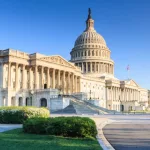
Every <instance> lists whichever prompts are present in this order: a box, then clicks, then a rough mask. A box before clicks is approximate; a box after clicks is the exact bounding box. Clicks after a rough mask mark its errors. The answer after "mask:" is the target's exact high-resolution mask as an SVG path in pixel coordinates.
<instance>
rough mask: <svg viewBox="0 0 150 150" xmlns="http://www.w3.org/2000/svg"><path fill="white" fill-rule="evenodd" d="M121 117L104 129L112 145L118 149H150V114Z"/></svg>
mask: <svg viewBox="0 0 150 150" xmlns="http://www.w3.org/2000/svg"><path fill="white" fill-rule="evenodd" d="M111 117H112V118H113V117H114V116H111ZM120 117H121V116H120ZM120 117H119V116H118V117H115V120H117V122H114V123H112V124H109V125H106V126H105V127H104V129H103V132H104V135H105V137H106V139H107V140H108V141H109V142H110V143H111V145H112V146H113V147H114V148H115V149H116V150H150V116H149V115H148V116H146V115H143V116H128V117H127V116H126V117H123V116H122V117H121V118H120Z"/></svg>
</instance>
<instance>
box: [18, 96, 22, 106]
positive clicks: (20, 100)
mask: <svg viewBox="0 0 150 150" xmlns="http://www.w3.org/2000/svg"><path fill="white" fill-rule="evenodd" d="M18 106H23V100H22V97H19V102H18Z"/></svg>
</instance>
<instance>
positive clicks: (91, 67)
mask: <svg viewBox="0 0 150 150" xmlns="http://www.w3.org/2000/svg"><path fill="white" fill-rule="evenodd" d="M90 72H91V73H92V72H93V70H92V62H90Z"/></svg>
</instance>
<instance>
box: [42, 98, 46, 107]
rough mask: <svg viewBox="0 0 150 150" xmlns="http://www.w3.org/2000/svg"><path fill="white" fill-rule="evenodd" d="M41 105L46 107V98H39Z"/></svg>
mask: <svg viewBox="0 0 150 150" xmlns="http://www.w3.org/2000/svg"><path fill="white" fill-rule="evenodd" d="M41 107H47V99H46V98H42V99H41Z"/></svg>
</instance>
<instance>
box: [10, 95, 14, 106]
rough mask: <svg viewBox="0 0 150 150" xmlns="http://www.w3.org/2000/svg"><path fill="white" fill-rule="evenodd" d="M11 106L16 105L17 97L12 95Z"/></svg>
mask: <svg viewBox="0 0 150 150" xmlns="http://www.w3.org/2000/svg"><path fill="white" fill-rule="evenodd" d="M11 106H15V97H11Z"/></svg>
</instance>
